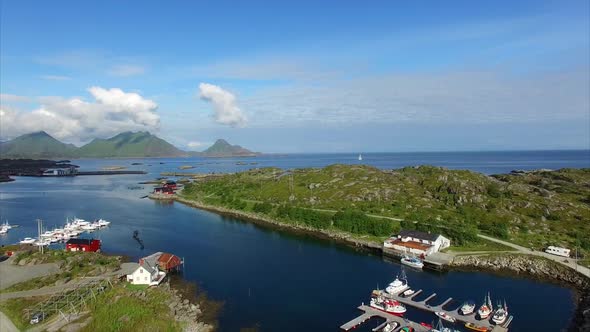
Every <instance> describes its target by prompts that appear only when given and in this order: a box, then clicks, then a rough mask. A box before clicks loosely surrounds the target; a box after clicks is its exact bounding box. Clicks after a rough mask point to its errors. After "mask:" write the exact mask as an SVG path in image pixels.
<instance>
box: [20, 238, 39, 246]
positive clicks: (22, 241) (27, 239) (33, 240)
mask: <svg viewBox="0 0 590 332" xmlns="http://www.w3.org/2000/svg"><path fill="white" fill-rule="evenodd" d="M35 241H36V240H35V239H33V238H32V237H26V238H24V239H22V240H21V241H20V242H19V243H20V244H33V243H35Z"/></svg>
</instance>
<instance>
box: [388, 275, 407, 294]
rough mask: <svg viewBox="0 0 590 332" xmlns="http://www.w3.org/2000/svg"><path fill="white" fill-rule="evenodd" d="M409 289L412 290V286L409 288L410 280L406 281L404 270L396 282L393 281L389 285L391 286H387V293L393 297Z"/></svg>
mask: <svg viewBox="0 0 590 332" xmlns="http://www.w3.org/2000/svg"><path fill="white" fill-rule="evenodd" d="M408 288H410V286H408V280H407V279H406V273H405V272H404V270H402V273H401V275H400V276H398V277H396V278H395V280H394V281H392V282H391V283H390V284H389V286H387V288H385V291H386V292H387V293H389V294H392V295H393V294H398V293H401V292H403V291H405V290H406V289H408Z"/></svg>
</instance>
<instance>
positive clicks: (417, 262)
mask: <svg viewBox="0 0 590 332" xmlns="http://www.w3.org/2000/svg"><path fill="white" fill-rule="evenodd" d="M401 262H402V264H405V265H407V266H411V267H415V268H417V269H421V268H423V267H424V263H423V262H422V260H421V259H420V258H418V257H410V256H404V257H402V259H401Z"/></svg>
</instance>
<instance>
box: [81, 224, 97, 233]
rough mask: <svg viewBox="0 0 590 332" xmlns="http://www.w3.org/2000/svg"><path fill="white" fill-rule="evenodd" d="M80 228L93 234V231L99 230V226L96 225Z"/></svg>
mask: <svg viewBox="0 0 590 332" xmlns="http://www.w3.org/2000/svg"><path fill="white" fill-rule="evenodd" d="M80 228H81V229H83V230H85V231H88V232H92V231H95V230H96V229H97V228H98V226H96V225H94V224H86V225H84V226H82V227H80Z"/></svg>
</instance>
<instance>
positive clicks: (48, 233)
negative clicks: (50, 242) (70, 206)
mask: <svg viewBox="0 0 590 332" xmlns="http://www.w3.org/2000/svg"><path fill="white" fill-rule="evenodd" d="M53 235H55V234H54V233H53V231H45V232H44V233H43V234H41V237H52V236H53Z"/></svg>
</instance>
